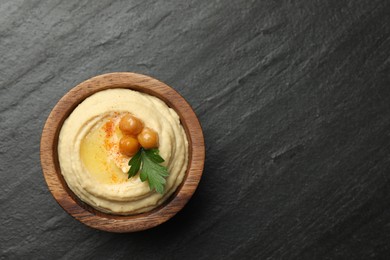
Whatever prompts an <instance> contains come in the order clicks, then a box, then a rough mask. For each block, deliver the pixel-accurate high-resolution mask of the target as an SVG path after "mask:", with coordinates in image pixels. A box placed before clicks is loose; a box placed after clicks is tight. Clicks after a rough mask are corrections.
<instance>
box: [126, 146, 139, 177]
mask: <svg viewBox="0 0 390 260" xmlns="http://www.w3.org/2000/svg"><path fill="white" fill-rule="evenodd" d="M141 153H142V151H141V149H140V150H139V151H138V152H137V153H136V154H135V155H134V156H133V158H131V160H130V161H129V165H130V169H129V172H128V173H127V174H128V175H129V178H131V177H134V176H135V175H136V174H137V173H138V171H139V168H140V167H141Z"/></svg>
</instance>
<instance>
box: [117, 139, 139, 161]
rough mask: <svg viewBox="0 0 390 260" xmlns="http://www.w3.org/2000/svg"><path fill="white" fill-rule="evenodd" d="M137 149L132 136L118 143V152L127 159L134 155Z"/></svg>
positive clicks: (136, 141) (137, 144)
mask: <svg viewBox="0 0 390 260" xmlns="http://www.w3.org/2000/svg"><path fill="white" fill-rule="evenodd" d="M139 148H140V145H139V143H138V140H137V139H136V138H135V137H133V136H124V137H122V138H121V140H120V141H119V151H120V152H121V153H122V154H124V155H127V156H129V157H131V156H133V155H135V154H136V153H137V152H138V150H139Z"/></svg>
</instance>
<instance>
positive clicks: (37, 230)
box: [0, 0, 390, 259]
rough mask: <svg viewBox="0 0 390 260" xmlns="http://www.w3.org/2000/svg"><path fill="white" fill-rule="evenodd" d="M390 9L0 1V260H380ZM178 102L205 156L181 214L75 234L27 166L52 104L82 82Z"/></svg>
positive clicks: (78, 227)
mask: <svg viewBox="0 0 390 260" xmlns="http://www.w3.org/2000/svg"><path fill="white" fill-rule="evenodd" d="M389 14H390V2H389V1H386V0H383V1H377V0H367V1H361V0H357V1H352V0H351V1H339V0H337V1H319V0H316V1H303V0H301V1H269V0H264V1H244V0H241V1H206V0H201V1H179V0H176V1H111V0H105V1H65V0H63V1H57V0H56V1H35V0H33V1H28V0H15V1H14V0H7V1H4V0H0V61H1V62H0V126H1V131H0V138H1V142H0V156H1V161H0V170H1V176H0V178H1V180H0V188H1V193H0V206H1V209H0V221H1V226H0V254H1V259H30V258H34V259H35V258H36V259H57V258H59V257H64V258H65V259H89V258H91V259H100V258H101V259H120V258H124V259H128V258H132V259H159V258H162V259H183V258H188V259H199V258H200V259H202V258H204V259H221V258H229V259H244V258H256V259H335V258H336V259H368V258H373V259H385V258H386V257H390V177H389V170H390V64H389V63H390V15H389ZM114 71H132V72H138V73H143V74H147V75H151V76H153V77H156V78H158V79H160V80H162V81H164V82H166V83H167V84H169V85H171V86H173V87H174V88H175V89H176V90H178V91H179V92H180V93H181V94H182V95H183V96H184V97H185V98H186V99H187V100H188V101H189V102H190V103H191V104H192V106H193V108H194V110H195V111H196V113H197V115H198V116H199V119H200V121H201V123H202V125H203V128H204V134H205V141H206V145H207V150H206V153H207V159H206V165H205V171H204V175H203V179H202V181H201V183H200V186H199V188H198V190H197V192H196V193H195V195H194V197H193V198H192V200H191V201H190V202H189V204H187V206H186V207H185V208H184V210H183V211H181V212H180V213H179V214H178V215H176V216H175V217H174V218H173V219H171V220H170V221H168V222H167V223H165V224H163V225H161V226H159V227H157V228H154V229H151V230H148V231H144V232H139V233H132V234H112V233H105V232H100V231H97V230H93V229H90V228H88V227H86V226H84V225H82V224H81V223H79V222H77V221H75V220H74V219H73V218H72V217H70V216H69V215H67V214H66V213H65V212H64V211H63V210H62V209H61V208H60V206H58V204H57V203H56V202H55V200H54V199H53V198H52V196H51V194H50V192H49V191H48V189H47V186H46V183H45V182H44V179H43V176H42V172H41V168H40V163H39V141H40V135H41V131H42V127H43V125H44V122H45V120H46V118H47V116H48V114H49V112H50V110H51V109H52V107H53V106H54V105H55V103H56V102H57V101H58V100H59V99H60V98H61V97H62V95H64V94H65V93H66V92H67V91H68V90H69V89H71V88H72V87H73V86H75V85H76V84H77V83H79V82H81V81H83V80H85V79H87V78H90V77H92V76H94V75H98V74H102V73H106V72H114Z"/></svg>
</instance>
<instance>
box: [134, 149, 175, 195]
mask: <svg viewBox="0 0 390 260" xmlns="http://www.w3.org/2000/svg"><path fill="white" fill-rule="evenodd" d="M162 162H164V159H163V158H162V157H161V156H160V155H159V150H158V149H149V150H147V149H144V148H141V149H140V150H139V151H138V152H137V153H136V154H135V155H134V156H133V158H131V159H130V161H129V166H130V170H129V172H128V175H129V178H131V177H134V176H135V175H136V174H137V173H138V172H139V171H140V170H141V171H140V175H139V177H140V179H141V181H142V182H144V181H148V183H149V188H150V190H156V191H157V192H158V193H160V194H162V193H164V188H165V183H166V180H165V178H166V177H167V176H168V175H169V174H168V169H167V167H165V166H162V165H161V164H160V163H162Z"/></svg>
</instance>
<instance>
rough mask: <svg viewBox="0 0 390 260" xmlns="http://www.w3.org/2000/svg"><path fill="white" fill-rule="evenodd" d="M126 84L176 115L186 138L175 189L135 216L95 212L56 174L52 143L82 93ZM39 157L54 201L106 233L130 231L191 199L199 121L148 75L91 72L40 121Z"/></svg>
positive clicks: (200, 153)
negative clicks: (183, 171)
mask: <svg viewBox="0 0 390 260" xmlns="http://www.w3.org/2000/svg"><path fill="white" fill-rule="evenodd" d="M111 88H127V89H132V90H136V91H140V92H144V93H148V94H150V95H153V96H156V97H158V98H160V99H162V100H163V101H165V103H167V105H168V106H169V107H171V108H173V109H174V110H175V111H176V112H177V113H178V115H179V117H180V120H181V123H182V125H183V127H184V129H185V131H186V134H187V139H188V142H189V161H188V166H187V172H186V176H185V178H184V180H183V182H182V184H181V185H180V186H179V187H178V188H177V190H176V192H175V193H174V194H173V195H172V196H171V197H170V198H169V199H168V200H167V201H166V202H164V203H163V204H162V205H160V206H159V207H157V208H156V209H154V210H152V211H149V212H146V213H141V214H137V215H130V216H121V215H111V214H106V213H103V212H100V211H98V210H96V209H94V208H92V207H91V206H89V205H88V204H86V203H84V202H82V201H81V200H80V199H79V198H77V196H76V195H74V193H73V192H72V191H71V190H70V189H69V187H68V186H67V184H66V182H65V181H64V179H63V176H62V174H61V173H60V168H59V162H58V154H57V145H58V135H59V131H60V129H61V127H62V124H63V122H64V121H65V119H66V118H67V117H68V116H69V114H70V113H71V112H72V111H73V110H74V109H75V107H76V106H77V105H78V104H80V103H81V102H82V101H83V100H84V99H86V98H87V97H88V96H90V95H92V94H94V93H96V92H98V91H102V90H105V89H111ZM40 159H41V167H42V171H43V175H44V178H45V181H46V183H47V186H48V188H49V190H50V192H51V194H52V195H53V197H54V198H55V200H56V201H57V202H58V204H59V205H60V206H61V207H62V208H63V209H64V210H65V211H66V212H67V213H68V214H70V215H71V216H72V217H73V218H75V219H77V220H78V221H80V222H82V223H83V224H85V225H87V226H89V227H92V228H95V229H99V230H104V231H109V232H120V233H123V232H134V231H140V230H145V229H149V228H152V227H155V226H157V225H159V224H161V223H164V222H165V221H167V220H169V219H170V218H171V217H173V216H174V215H175V214H176V213H177V212H178V211H180V210H181V209H182V208H183V207H184V206H185V204H186V203H187V202H188V201H189V199H190V198H191V197H192V195H193V193H194V192H195V190H196V188H197V186H198V184H199V181H200V179H201V176H202V172H203V167H204V159H205V147H204V137H203V131H202V128H201V125H200V123H199V120H198V118H197V116H196V114H195V112H194V111H193V109H192V108H191V106H190V105H189V104H188V102H187V101H186V100H185V99H184V98H183V97H182V96H181V95H180V94H179V93H178V92H176V91H175V90H174V89H173V88H171V87H170V86H168V85H167V84H165V83H163V82H161V81H159V80H157V79H154V78H152V77H150V76H146V75H142V74H138V73H132V72H114V73H107V74H102V75H98V76H95V77H93V78H90V79H88V80H85V81H83V82H81V83H80V84H78V85H77V86H76V87H74V88H72V89H71V90H70V91H68V92H67V93H66V94H65V95H64V96H63V97H62V98H61V99H60V100H59V101H58V102H57V104H56V105H55V106H54V108H53V109H52V111H51V112H50V114H49V116H48V118H47V120H46V123H45V125H44V128H43V131H42V136H41V143H40Z"/></svg>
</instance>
